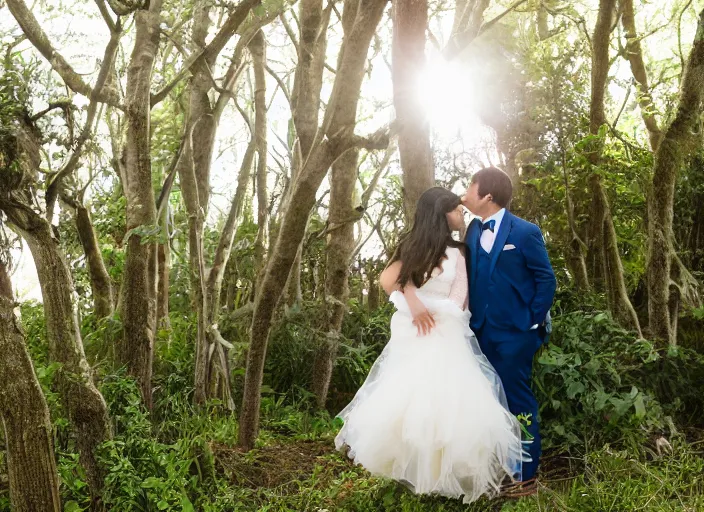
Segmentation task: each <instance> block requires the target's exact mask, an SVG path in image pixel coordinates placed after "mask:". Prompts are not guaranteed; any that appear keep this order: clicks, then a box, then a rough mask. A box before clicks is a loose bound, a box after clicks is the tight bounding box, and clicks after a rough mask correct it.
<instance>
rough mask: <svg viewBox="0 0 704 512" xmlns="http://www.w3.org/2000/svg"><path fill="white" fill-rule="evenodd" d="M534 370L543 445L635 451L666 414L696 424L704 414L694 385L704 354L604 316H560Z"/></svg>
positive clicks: (701, 376)
mask: <svg viewBox="0 0 704 512" xmlns="http://www.w3.org/2000/svg"><path fill="white" fill-rule="evenodd" d="M534 374H535V378H534V386H535V389H536V393H537V397H538V401H539V403H540V407H541V409H540V414H541V420H542V433H543V438H544V439H545V442H544V446H545V448H557V449H559V450H566V451H570V450H575V449H578V450H582V451H583V450H585V449H586V447H587V446H601V445H603V444H604V443H619V444H623V445H625V446H628V447H629V448H631V449H633V450H636V451H637V450H639V448H640V447H641V446H642V445H643V443H644V442H645V440H646V439H647V437H648V436H649V435H650V434H652V433H655V432H658V431H661V430H663V429H665V428H666V427H668V426H669V425H670V424H671V421H668V417H669V418H674V419H676V420H678V422H680V423H684V424H692V421H693V420H697V419H699V418H701V415H702V412H704V399H703V397H702V394H701V392H700V390H696V389H694V387H693V386H692V383H693V382H702V381H704V357H702V356H701V355H699V354H697V353H696V352H694V351H692V350H688V349H678V350H668V349H663V348H658V347H656V346H655V345H653V343H651V342H649V341H647V340H644V339H638V338H637V337H636V336H635V335H634V334H633V333H630V332H628V331H626V330H624V329H622V328H620V327H619V326H617V325H616V324H615V323H614V322H613V321H612V320H611V319H610V317H609V316H608V315H606V314H604V313H583V312H574V313H569V314H564V315H562V316H560V317H558V318H556V320H555V329H554V333H553V336H552V338H551V340H550V343H549V344H548V345H547V346H545V347H544V348H543V349H542V351H541V352H540V354H539V355H538V357H537V360H536V364H535V366H534ZM668 428H669V427H668Z"/></svg>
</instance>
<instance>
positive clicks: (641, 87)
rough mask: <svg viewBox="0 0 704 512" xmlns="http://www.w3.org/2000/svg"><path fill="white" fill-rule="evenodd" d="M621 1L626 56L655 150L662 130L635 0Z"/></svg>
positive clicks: (641, 111)
mask: <svg viewBox="0 0 704 512" xmlns="http://www.w3.org/2000/svg"><path fill="white" fill-rule="evenodd" d="M620 2H621V23H622V25H623V30H624V31H625V33H626V56H627V58H628V62H629V63H630V65H631V72H632V73H633V78H634V79H635V80H636V83H637V84H638V105H640V113H641V116H642V117H643V123H644V124H645V128H646V129H647V130H648V136H649V140H650V147H651V148H652V150H653V151H655V150H656V149H657V147H658V145H659V143H660V139H661V138H662V132H661V131H660V128H659V127H658V122H657V120H656V119H655V114H654V112H653V111H654V108H655V106H654V105H653V98H652V96H651V94H650V87H649V86H648V73H647V70H646V68H645V62H644V61H643V49H642V48H641V45H640V39H639V38H638V32H637V31H636V19H635V13H634V11H633V0H620Z"/></svg>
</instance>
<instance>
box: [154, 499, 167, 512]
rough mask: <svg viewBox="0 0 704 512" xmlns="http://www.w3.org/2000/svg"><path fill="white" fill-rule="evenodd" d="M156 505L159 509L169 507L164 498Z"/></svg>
mask: <svg viewBox="0 0 704 512" xmlns="http://www.w3.org/2000/svg"><path fill="white" fill-rule="evenodd" d="M156 507H157V508H158V509H159V510H166V509H167V508H169V502H168V501H165V500H161V501H160V502H159V503H157V504H156Z"/></svg>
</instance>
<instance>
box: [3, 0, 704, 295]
mask: <svg viewBox="0 0 704 512" xmlns="http://www.w3.org/2000/svg"><path fill="white" fill-rule="evenodd" d="M593 3H594V4H596V2H593ZM674 3H675V2H665V4H667V5H671V4H674ZM697 3H699V2H695V4H697ZM655 4H657V3H656V2H649V3H646V4H644V5H640V6H638V7H637V8H638V9H639V11H638V12H639V14H638V17H637V22H638V23H639V31H642V30H644V26H645V25H646V22H647V26H648V27H649V28H653V27H654V26H656V20H658V19H659V20H662V22H661V23H665V22H666V21H667V18H668V17H669V16H670V11H671V9H670V8H665V7H663V6H662V5H663V4H660V6H658V5H655ZM38 5H39V4H35V8H34V13H35V16H36V17H37V18H38V19H39V21H40V23H41V24H42V26H43V27H44V30H45V31H46V32H47V35H48V36H49V39H50V40H51V41H52V43H53V44H54V46H55V47H56V48H58V49H59V51H60V52H61V53H62V55H63V56H64V57H65V58H66V59H67V60H68V61H69V62H70V63H71V65H72V66H73V67H74V69H75V70H76V71H77V72H78V73H80V74H82V75H86V79H87V80H88V75H92V79H94V78H95V74H96V72H97V68H98V62H99V60H100V59H101V58H102V54H103V51H104V47H105V44H106V43H107V40H108V35H107V30H106V28H105V26H104V23H103V20H102V19H101V18H100V16H99V14H98V12H97V8H96V7H95V5H94V4H93V3H89V2H88V3H82V2H73V3H71V4H70V7H68V6H67V5H66V4H65V3H64V2H60V3H59V0H48V1H47V2H46V3H45V5H47V6H48V7H47V8H46V9H45V10H44V11H40V10H39V7H38ZM52 6H56V8H52ZM60 6H61V7H60ZM697 7H699V6H697V5H693V6H692V7H691V8H690V10H689V11H688V13H687V15H686V16H685V21H684V23H683V31H682V41H683V46H684V48H685V51H687V50H688V48H689V44H690V43H689V42H690V41H691V38H692V35H693V30H694V22H693V21H692V19H693V15H694V14H695V13H696V10H695V8H697ZM502 10H503V8H502V7H500V6H496V5H493V6H492V8H491V9H490V11H488V13H487V18H491V17H492V16H493V15H495V14H496V13H498V12H501V11H502ZM582 11H583V14H584V15H585V17H586V18H587V25H588V26H589V27H590V30H591V27H592V26H593V18H594V17H595V15H596V12H595V10H594V9H591V10H584V9H582ZM452 15H453V13H451V12H448V13H444V14H441V15H438V16H437V17H436V18H435V19H434V20H433V22H432V24H431V31H432V32H433V35H434V36H435V37H436V38H437V39H438V40H439V41H440V44H441V45H442V44H444V39H446V38H447V37H448V35H449V32H450V28H451V25H452ZM526 23H529V22H528V21H526ZM390 25H391V23H390V20H389V18H388V16H385V17H384V19H383V21H382V25H381V26H380V29H379V31H380V36H381V37H382V38H383V40H384V41H389V42H390V32H391V26H390ZM17 34H19V29H18V28H17V27H16V24H15V21H14V19H13V18H12V16H11V15H9V12H8V10H7V8H5V9H2V10H0V40H2V41H8V40H10V39H11V38H12V37H11V36H16V35H17ZM130 34H131V32H130V33H128V34H127V35H126V36H125V37H124V38H123V41H122V47H123V52H121V55H120V56H119V59H118V65H120V64H124V62H125V61H126V59H128V58H129V53H130V52H131V49H132V40H131V35H130ZM575 37H579V36H575ZM267 41H268V44H269V47H268V49H267V53H268V59H269V64H270V66H271V67H272V68H273V69H274V70H275V71H277V72H278V73H280V75H281V76H282V75H283V74H284V73H285V72H286V71H287V70H290V69H292V67H293V65H294V60H293V57H294V55H293V54H292V49H291V47H290V46H289V45H287V44H286V35H285V32H284V31H283V28H282V27H281V25H280V24H276V25H272V26H270V27H268V28H267ZM234 44H235V41H232V42H231V43H230V45H229V47H228V48H226V49H225V50H224V51H223V55H230V54H231V48H232V47H233V46H234ZM676 44H677V38H676V32H675V31H674V29H672V28H670V29H665V30H662V31H660V32H659V33H657V34H655V35H653V36H651V37H650V38H649V39H648V40H647V42H646V48H647V50H648V51H650V52H651V58H654V59H664V58H670V57H671V56H672V55H673V51H674V49H675V48H676ZM20 48H22V49H24V50H25V52H24V54H25V55H26V56H28V52H30V51H32V50H31V45H30V44H29V43H28V42H24V43H22V45H21V46H20ZM338 48H339V38H337V39H336V40H333V41H332V42H331V44H329V48H328V62H329V63H330V64H331V65H333V66H334V65H335V63H336V61H337V59H336V54H337V51H338ZM652 52H654V54H653V53H652ZM387 53H388V54H389V55H387V56H386V57H387V59H390V51H387ZM427 55H428V68H427V70H426V71H425V72H424V73H422V74H421V76H420V77H419V83H418V89H417V90H418V94H419V95H420V97H421V98H422V100H423V104H424V105H425V109H426V114H427V115H428V118H429V121H430V123H431V127H432V130H433V143H434V145H435V147H437V148H439V149H447V148H449V149H450V151H453V147H454V145H459V146H461V147H460V148H459V150H461V151H470V152H471V151H472V148H475V150H474V152H475V153H476V155H477V156H478V157H479V159H480V160H483V162H484V164H487V163H489V159H491V160H492V161H493V162H497V161H498V160H499V159H498V156H496V150H495V147H494V142H493V133H492V132H491V131H489V130H487V129H486V128H484V127H483V125H482V124H481V122H480V120H479V118H478V117H477V115H476V105H474V103H473V100H474V98H475V97H476V91H475V90H473V87H475V86H476V82H475V81H473V80H472V74H473V72H474V71H476V70H473V69H472V68H471V67H470V66H469V65H468V63H467V61H466V59H463V58H458V59H455V60H454V61H453V62H451V63H448V62H446V61H445V60H444V59H443V57H442V56H441V55H440V52H439V51H438V50H437V49H436V48H434V47H433V45H432V44H428V46H427ZM221 60H223V59H221ZM159 65H160V64H159ZM44 67H45V68H48V65H46V64H45V66H44ZM223 73H224V69H220V70H215V73H214V74H215V76H222V74H223ZM613 73H615V75H616V77H617V78H619V79H622V80H624V81H625V80H628V79H629V78H630V69H629V68H628V64H627V63H626V62H624V61H623V60H619V61H617V63H616V66H615V67H614V68H613V69H612V74H613ZM328 78H330V79H329V80H327V82H326V86H325V88H324V90H323V97H327V95H329V93H330V90H331V84H332V76H331V75H330V76H329V77H328ZM267 81H268V83H267V102H268V103H269V102H271V108H270V110H269V113H268V119H269V132H270V133H269V144H270V147H272V146H275V147H276V148H277V149H278V150H279V152H280V153H284V148H283V147H282V146H281V145H280V144H279V143H278V139H281V140H286V130H287V124H288V119H289V117H290V109H289V106H288V104H287V102H286V100H285V97H284V95H283V94H282V93H281V92H280V91H279V92H278V93H277V94H276V96H275V97H274V98H273V101H271V100H272V98H271V94H272V92H273V91H274V90H275V88H276V83H275V82H274V80H273V79H272V78H271V77H269V76H268V75H267ZM289 83H290V82H289ZM609 92H610V94H611V96H612V97H613V99H614V103H619V102H620V100H622V98H623V96H624V94H625V88H624V86H623V85H622V84H620V83H618V82H612V83H611V85H610V88H609ZM391 94H392V84H391V74H390V70H389V69H388V66H387V64H386V62H385V61H384V56H383V55H378V56H377V57H376V58H375V59H374V60H373V61H372V71H371V74H370V75H369V76H368V77H367V78H366V80H365V82H364V84H363V90H362V98H363V101H362V103H361V104H360V109H359V118H360V119H361V120H362V121H361V122H360V123H359V126H358V129H357V131H358V133H362V134H363V133H371V132H373V131H375V130H376V129H377V128H379V127H381V126H384V125H386V124H387V123H389V122H390V121H391V120H392V119H393V109H392V107H391V98H392V96H391ZM76 103H77V104H81V98H76ZM45 104H46V103H45V101H44V100H43V99H41V97H40V98H39V99H38V100H37V104H36V105H35V108H36V110H39V109H40V108H42V107H43V106H45ZM83 104H85V99H84V98H83ZM99 133H100V134H102V142H101V144H103V145H104V146H105V147H106V150H107V151H108V152H109V144H108V143H107V138H106V129H105V126H104V125H103V126H102V127H101V128H100V130H99ZM99 137H100V135H99ZM248 138H249V133H248V131H247V129H246V127H245V125H244V124H243V122H242V120H241V118H240V117H239V114H237V113H236V111H235V110H234V108H232V107H231V106H230V107H229V108H228V110H227V111H226V114H225V115H224V117H223V120H222V122H221V127H220V129H219V132H218V142H217V144H216V149H215V157H214V161H213V166H212V181H211V182H212V184H213V205H212V207H211V210H210V211H211V219H210V220H211V221H213V220H214V219H215V218H216V217H217V216H218V214H219V212H221V211H226V209H227V208H228V205H229V201H230V198H231V196H232V194H233V193H234V184H235V183H236V175H237V170H238V169H239V161H240V159H241V157H242V154H243V153H244V149H245V147H246V145H247V141H248ZM487 148H489V150H487ZM49 153H52V152H51V151H50V152H49ZM218 155H220V156H218ZM487 157H488V158H487ZM58 165H60V162H52V167H55V166H58ZM272 165H273V164H272ZM391 173H392V174H393V173H400V169H399V168H398V165H397V162H394V163H392V168H391ZM272 185H273V182H272ZM326 188H327V182H324V184H323V187H322V189H323V190H324V189H326ZM459 188H461V186H460V185H459V184H458V190H457V191H459ZM321 192H322V190H321ZM371 244H372V245H370V250H371V251H372V252H376V250H377V249H376V248H375V245H376V244H374V241H373V240H372V242H371ZM23 254H24V255H23V256H22V257H21V258H20V261H19V268H18V270H17V272H16V273H15V275H14V276H13V283H14V285H15V287H16V291H17V294H18V297H19V298H20V299H22V300H24V299H29V298H36V299H40V293H39V290H38V287H37V284H36V275H35V271H34V266H33V262H32V260H31V258H30V257H28V251H25V252H24V253H23Z"/></svg>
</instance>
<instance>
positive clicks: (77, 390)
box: [0, 122, 112, 501]
mask: <svg viewBox="0 0 704 512" xmlns="http://www.w3.org/2000/svg"><path fill="white" fill-rule="evenodd" d="M13 136H14V138H15V140H16V141H17V145H18V151H17V153H18V154H19V157H18V162H19V164H20V165H19V168H21V169H22V172H23V175H24V179H23V180H22V181H21V182H17V181H12V182H6V180H5V182H3V183H0V210H2V211H3V212H4V214H5V215H6V216H7V220H8V223H9V224H10V225H11V226H13V229H15V230H16V231H18V232H19V234H20V235H21V236H22V237H23V238H24V239H25V240H26V241H27V245H28V246H29V249H30V251H31V253H32V257H33V259H34V264H35V266H36V269H37V275H38V278H39V285H40V287H41V291H42V298H43V300H44V315H45V318H46V328H47V340H48V344H49V359H50V360H51V361H55V362H57V363H60V365H61V366H60V369H59V370H58V371H57V373H56V376H55V383H56V386H57V388H58V391H59V396H60V397H61V403H62V406H63V408H64V410H65V411H66V413H67V416H68V419H69V422H70V424H71V428H72V429H73V431H74V434H75V438H76V445H77V447H78V452H79V455H80V461H81V464H82V465H83V467H84V469H85V472H86V480H87V483H88V486H89V489H90V491H91V494H92V495H93V497H94V499H95V500H96V501H97V500H98V498H99V495H100V490H101V488H102V483H103V479H102V471H101V469H100V467H99V465H98V462H97V460H96V458H95V449H96V448H97V447H98V445H100V444H101V443H102V442H104V441H107V440H109V439H110V438H111V437H112V433H111V427H110V419H109V417H108V412H107V405H106V404H105V400H103V396H102V395H101V394H100V392H99V391H98V390H97V389H96V387H95V385H94V384H93V380H92V375H91V373H92V372H91V368H90V366H89V365H88V361H86V357H85V354H84V352H83V343H82V341H81V334H80V330H79V327H78V319H77V316H76V310H75V307H74V301H73V295H74V288H73V282H72V279H71V272H70V270H69V268H68V265H67V264H66V261H65V260H64V258H63V255H62V252H61V248H60V246H59V242H58V240H57V239H56V238H55V237H54V232H53V228H52V226H51V224H49V222H48V221H47V220H46V218H45V217H44V216H43V215H41V214H40V213H38V212H37V211H35V210H34V208H33V207H32V206H30V205H32V204H33V200H34V199H33V198H34V192H33V190H32V188H31V184H32V180H33V176H35V174H36V172H37V168H38V166H39V163H40V161H41V159H40V156H39V147H40V146H39V142H38V140H37V137H38V134H37V131H36V129H35V128H34V127H32V126H28V125H26V124H25V123H23V122H19V123H18V129H17V131H16V133H15V134H13ZM0 178H2V175H1V174H0ZM17 184H20V185H24V186H26V185H28V184H29V185H30V186H28V187H27V188H25V189H12V188H11V187H12V185H15V186H16V185H17Z"/></svg>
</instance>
